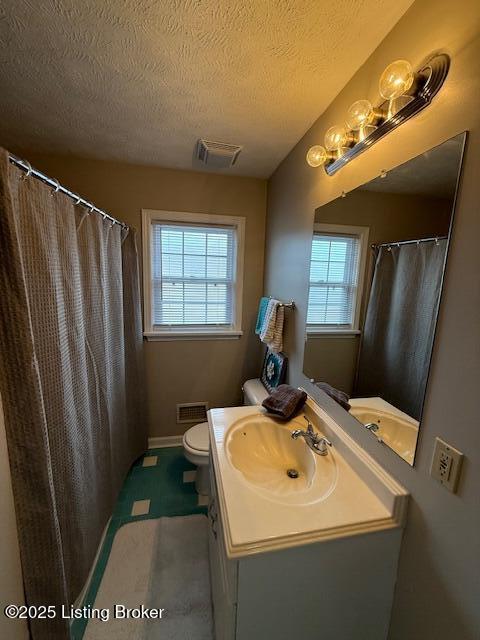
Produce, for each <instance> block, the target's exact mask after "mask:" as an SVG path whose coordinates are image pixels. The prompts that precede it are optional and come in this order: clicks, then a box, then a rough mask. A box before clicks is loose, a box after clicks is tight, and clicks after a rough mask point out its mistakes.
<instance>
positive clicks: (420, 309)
mask: <svg viewBox="0 0 480 640" xmlns="http://www.w3.org/2000/svg"><path fill="white" fill-rule="evenodd" d="M446 247H447V241H446V240H445V239H442V240H438V241H437V242H434V241H432V242H421V243H418V244H417V243H413V244H403V245H399V246H395V245H392V246H391V247H390V250H389V249H388V248H387V247H380V248H379V250H378V255H377V260H376V264H375V271H374V276H373V282H372V288H371V291H370V298H369V302H368V308H367V315H366V320H365V327H364V332H363V339H362V344H361V348H360V356H359V365H358V373H357V381H356V388H355V394H354V395H355V396H357V397H368V396H380V397H382V398H383V399H384V400H386V401H387V402H390V404H393V405H395V406H396V407H397V408H398V409H400V410H401V411H404V412H405V413H407V414H408V415H410V416H411V417H412V418H415V420H420V417H421V413H422V406H423V399H424V395H425V389H426V384H427V377H428V369H429V365H430V357H431V352H432V347H433V339H434V333H435V325H436V318H437V310H438V303H439V299H440V290H441V286H442V274H443V267H444V263H445V252H446Z"/></svg>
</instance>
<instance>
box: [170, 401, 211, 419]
mask: <svg viewBox="0 0 480 640" xmlns="http://www.w3.org/2000/svg"><path fill="white" fill-rule="evenodd" d="M207 411H208V402H187V403H184V404H177V423H178V424H182V423H185V422H206V421H207Z"/></svg>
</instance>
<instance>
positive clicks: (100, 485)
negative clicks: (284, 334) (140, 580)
mask: <svg viewBox="0 0 480 640" xmlns="http://www.w3.org/2000/svg"><path fill="white" fill-rule="evenodd" d="M141 350H142V337H141V320H140V300H139V274H138V259H137V249H136V242H135V234H134V231H132V230H130V231H125V230H123V229H122V228H121V227H120V226H119V225H114V226H111V224H110V222H109V221H108V220H103V218H102V217H101V216H100V215H98V214H96V213H92V214H89V213H88V212H87V211H86V210H85V208H83V207H79V206H75V205H74V203H73V201H72V200H71V199H70V198H69V197H68V196H66V195H63V194H61V193H56V194H53V193H52V190H51V189H50V188H49V187H48V186H47V185H45V184H43V183H41V182H40V181H39V180H37V179H35V178H33V177H25V174H24V172H23V171H21V170H20V169H18V168H17V167H15V166H13V165H12V164H10V163H9V160H8V154H7V153H6V152H5V151H4V150H0V393H1V395H2V398H3V405H4V411H5V419H6V426H7V441H8V448H9V456H10V465H11V472H12V482H13V489H14V497H15V508H16V514H17V523H18V533H19V542H20V551H21V558H22V566H23V574H24V584H25V594H26V600H27V603H28V604H29V605H39V604H53V605H57V607H59V606H60V605H70V604H72V603H73V602H74V600H75V599H76V598H77V596H78V595H79V593H80V591H81V589H82V587H83V585H84V583H85V580H86V578H87V576H88V572H89V569H90V567H91V564H92V561H93V559H94V556H95V552H96V549H97V546H98V544H99V542H100V538H101V535H102V531H103V529H104V527H105V525H106V524H107V521H108V519H109V517H110V515H111V513H112V508H113V505H114V503H115V500H116V498H117V496H118V493H119V490H120V487H121V484H122V482H123V479H124V477H125V474H126V473H127V471H128V468H129V466H130V465H131V463H132V462H133V461H134V460H135V458H137V457H138V456H139V455H140V454H141V453H142V452H143V451H144V450H145V448H146V432H145V420H144V417H143V407H144V402H143V399H142V397H141V393H142V389H143V383H142V362H141ZM30 625H31V634H32V637H33V638H34V639H44V638H45V639H47V638H68V637H69V631H68V622H67V621H65V620H62V619H61V618H60V617H59V616H58V615H57V617H56V618H55V619H52V620H33V621H31V623H30Z"/></svg>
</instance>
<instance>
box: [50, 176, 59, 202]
mask: <svg viewBox="0 0 480 640" xmlns="http://www.w3.org/2000/svg"><path fill="white" fill-rule="evenodd" d="M52 180H53V182H55V185H56V187H55V189H52V191H51V192H50V195H51V196H52V198H53V196H54V195H55V194H56V193H58V192H59V191H60V183H59V181H58V180H57V179H56V178H52Z"/></svg>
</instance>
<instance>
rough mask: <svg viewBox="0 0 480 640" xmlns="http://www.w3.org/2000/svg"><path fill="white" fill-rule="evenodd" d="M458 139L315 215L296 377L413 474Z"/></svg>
mask: <svg viewBox="0 0 480 640" xmlns="http://www.w3.org/2000/svg"><path fill="white" fill-rule="evenodd" d="M465 138H466V134H465V133H463V134H460V135H458V136H456V137H454V138H451V139H450V140H447V141H446V142H444V143H443V144H441V145H439V146H437V147H434V148H433V149H430V150H429V151H427V152H426V153H423V154H422V155H420V156H418V157H416V158H413V159H412V160H410V161H409V162H406V163H405V164H402V165H401V166H399V167H396V168H395V169H393V170H390V171H389V172H388V173H385V174H382V176H380V177H378V178H375V180H372V181H371V182H368V183H367V184H364V185H362V186H360V187H359V188H357V189H355V190H354V191H351V192H349V193H348V194H346V195H345V196H344V197H341V198H338V199H336V200H334V201H332V202H329V203H328V204H326V205H324V206H322V207H320V208H319V209H317V210H316V212H315V219H314V229H313V238H312V254H311V261H310V279H309V295H308V311H307V325H306V342H305V355H304V362H303V371H304V373H305V375H306V376H307V377H308V378H310V379H311V381H312V382H313V383H314V384H317V385H318V386H320V387H321V388H322V389H323V390H327V392H330V394H331V395H333V396H337V397H336V399H337V401H338V400H340V402H342V403H343V404H344V408H345V410H348V411H349V412H350V413H351V414H352V415H353V416H354V417H355V418H356V419H357V421H358V423H359V428H360V427H361V428H367V429H368V430H369V431H370V432H371V434H372V437H375V438H377V439H378V440H380V441H381V442H383V443H384V444H385V445H387V446H389V447H390V448H391V449H393V451H395V452H396V453H397V454H398V455H399V456H401V457H402V458H403V459H404V460H405V461H406V462H408V463H409V464H411V465H413V461H414V457H415V448H416V443H417V437H418V432H419V428H420V426H421V420H422V411H423V405H424V399H425V392H426V388H427V380H428V373H429V367H430V360H431V355H432V349H433V343H434V338H435V328H436V322H437V313H438V308H439V304H440V298H441V290H442V282H443V274H444V270H445V264H446V259H447V251H448V244H449V240H450V235H451V231H452V226H453V225H452V222H453V211H454V205H455V194H456V189H457V182H458V177H459V172H460V168H461V160H462V154H463V148H464V144H465ZM330 387H332V388H333V389H331V388H330ZM337 390H339V391H341V392H343V393H345V394H347V396H348V398H349V399H347V398H345V397H343V396H342V394H337ZM339 396H340V397H339ZM345 401H346V402H345Z"/></svg>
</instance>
